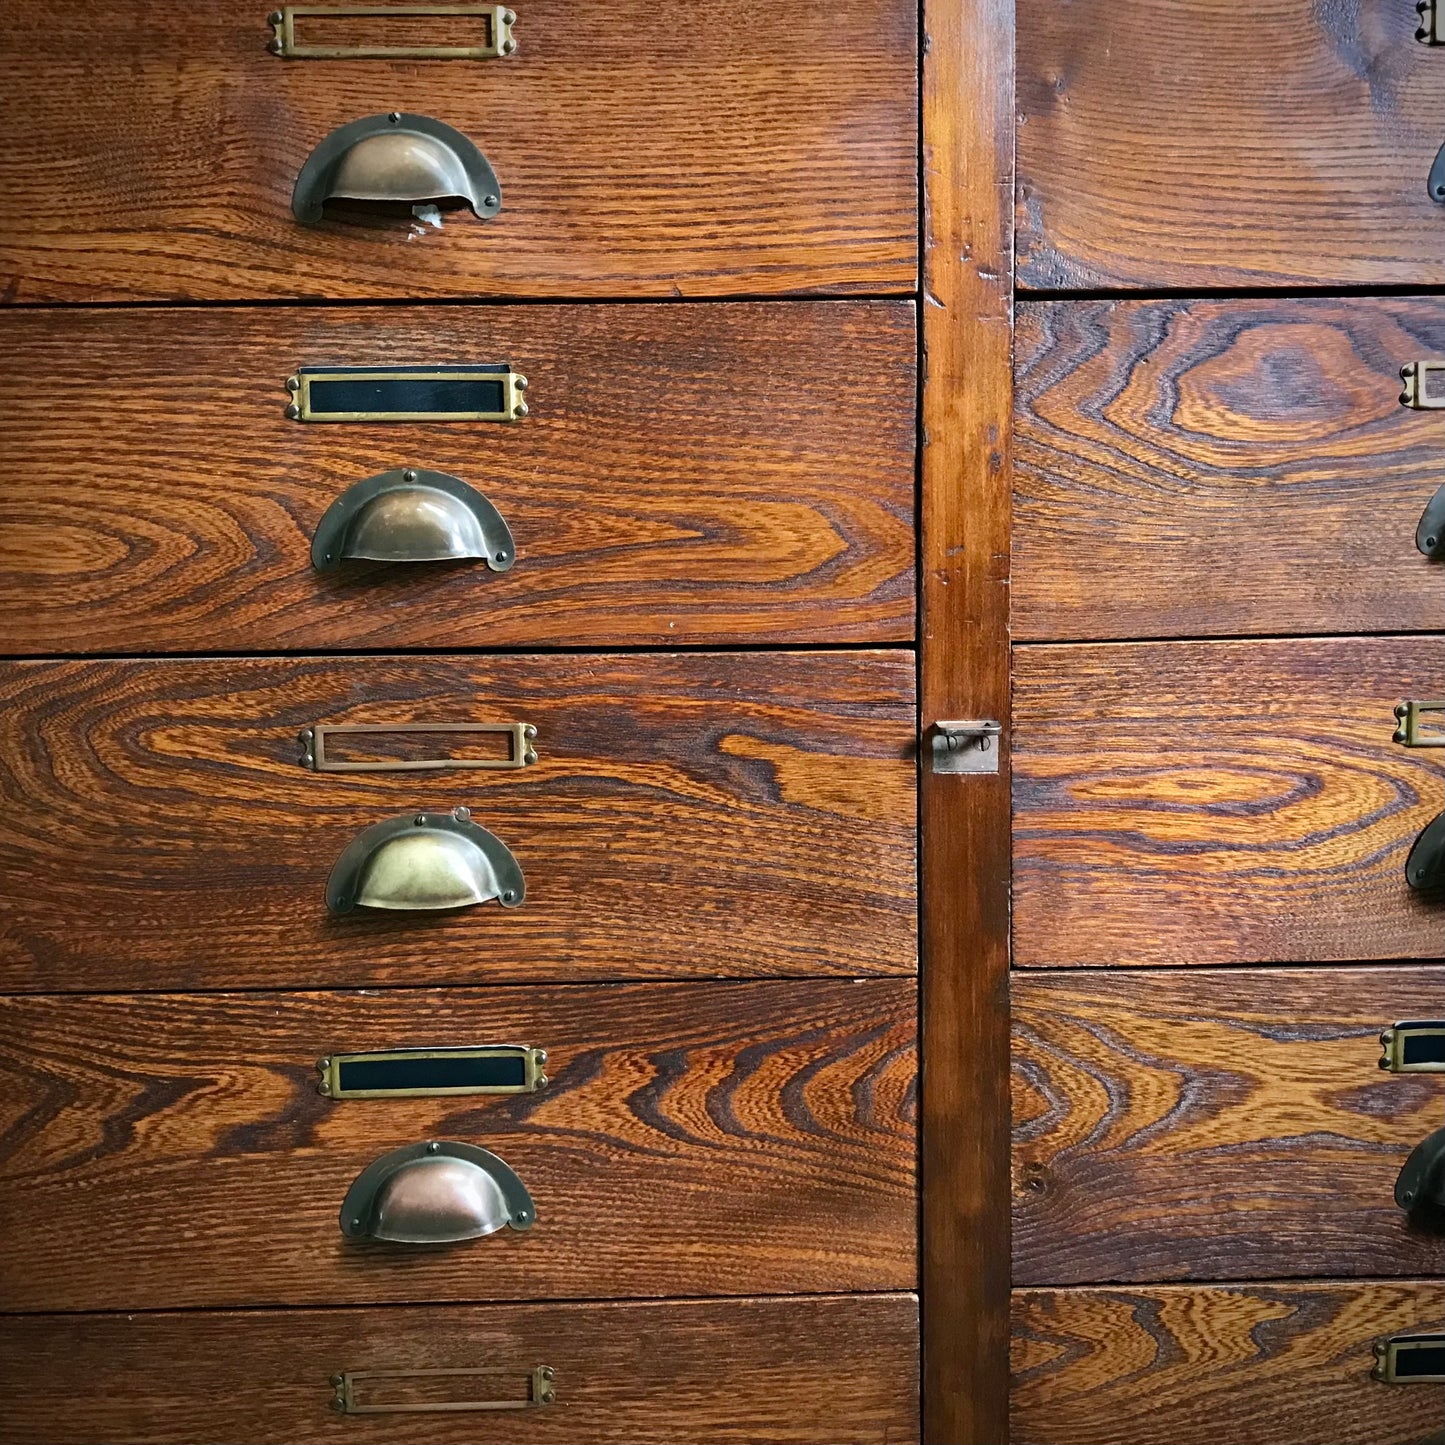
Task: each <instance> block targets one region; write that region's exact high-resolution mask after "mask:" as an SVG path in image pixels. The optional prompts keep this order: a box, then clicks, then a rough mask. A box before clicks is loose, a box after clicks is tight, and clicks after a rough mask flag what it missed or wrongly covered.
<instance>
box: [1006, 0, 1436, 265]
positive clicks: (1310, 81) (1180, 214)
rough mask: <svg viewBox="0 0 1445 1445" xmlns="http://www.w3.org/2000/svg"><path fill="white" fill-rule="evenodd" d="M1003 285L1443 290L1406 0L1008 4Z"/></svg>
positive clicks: (1432, 53)
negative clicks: (1013, 136) (1015, 270)
mask: <svg viewBox="0 0 1445 1445" xmlns="http://www.w3.org/2000/svg"><path fill="white" fill-rule="evenodd" d="M1018 22H1019V37H1018V59H1019V71H1018V98H1019V112H1020V122H1021V123H1020V126H1019V132H1018V145H1019V163H1018V187H1019V193H1018V198H1019V205H1018V225H1019V232H1018V248H1019V283H1020V285H1022V286H1024V287H1030V288H1035V289H1040V290H1048V289H1052V288H1064V289H1069V288H1083V287H1091V286H1119V287H1141V288H1147V287H1151V286H1156V287H1164V286H1168V287H1177V288H1181V289H1183V288H1190V287H1206V286H1226V285H1227V286H1258V285H1266V284H1272V285H1280V284H1290V283H1294V284H1306V285H1323V286H1330V285H1344V284H1361V285H1383V284H1403V285H1410V284H1421V285H1424V284H1430V285H1438V284H1440V283H1441V282H1442V281H1445V247H1442V245H1441V241H1442V238H1445V209H1442V207H1441V206H1440V205H1439V204H1437V203H1435V202H1434V201H1432V200H1431V198H1430V195H1429V192H1428V189H1427V183H1428V181H1429V178H1430V172H1431V168H1432V165H1433V164H1434V162H1435V158H1436V155H1437V152H1438V151H1439V148H1440V145H1441V143H1442V141H1445V50H1441V49H1436V48H1431V47H1429V46H1425V45H1422V44H1419V43H1418V42H1417V41H1416V39H1415V29H1416V26H1417V25H1418V23H1419V17H1418V16H1417V15H1416V13H1415V7H1414V5H1413V3H1409V0H1359V3H1358V4H1351V5H1347V6H1313V7H1312V6H1304V7H1301V6H1299V5H1297V4H1294V3H1292V0H1267V3H1263V4H1258V5H1249V6H1239V5H1230V4H1221V3H1218V0H1185V3H1180V4H1169V3H1161V0H1080V3H1074V4H1070V5H1056V4H1052V3H1049V0H1027V3H1025V4H1023V5H1020V6H1019V16H1018Z"/></svg>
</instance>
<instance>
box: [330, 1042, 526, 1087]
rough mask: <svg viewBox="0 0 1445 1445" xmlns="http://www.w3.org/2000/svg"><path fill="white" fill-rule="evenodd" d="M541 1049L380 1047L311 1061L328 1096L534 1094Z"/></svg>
mask: <svg viewBox="0 0 1445 1445" xmlns="http://www.w3.org/2000/svg"><path fill="white" fill-rule="evenodd" d="M546 1062H547V1051H546V1050H545V1049H531V1048H526V1047H524V1046H523V1045H520V1044H495V1045H492V1046H491V1047H489V1048H479V1049H383V1050H380V1051H378V1052H376V1053H367V1054H327V1055H326V1057H325V1058H322V1059H318V1060H317V1061H316V1072H317V1073H318V1074H319V1075H320V1078H319V1080H318V1081H317V1084H316V1092H317V1093H318V1094H323V1095H325V1097H326V1098H328V1099H434V1098H443V1097H447V1096H450V1095H454V1094H535V1093H536V1092H537V1090H538V1089H545V1088H546V1087H547V1075H546V1074H545V1073H544V1072H543V1067H542V1066H543V1065H544V1064H545V1063H546Z"/></svg>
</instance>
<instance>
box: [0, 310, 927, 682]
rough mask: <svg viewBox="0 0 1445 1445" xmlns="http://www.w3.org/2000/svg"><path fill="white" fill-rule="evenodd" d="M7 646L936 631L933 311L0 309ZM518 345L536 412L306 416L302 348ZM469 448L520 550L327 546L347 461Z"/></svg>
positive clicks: (346, 481)
mask: <svg viewBox="0 0 1445 1445" xmlns="http://www.w3.org/2000/svg"><path fill="white" fill-rule="evenodd" d="M0 348H3V353H4V357H5V360H4V361H3V362H0V368H3V370H4V372H5V373H6V374H8V376H9V378H10V384H9V386H8V388H7V393H8V395H9V398H10V400H9V402H8V404H7V406H6V408H5V415H4V417H3V418H0V438H3V440H4V444H5V450H6V453H7V455H8V456H9V458H10V465H11V467H12V469H13V472H14V475H15V476H16V477H17V478H19V477H23V478H24V479H25V480H24V484H23V486H22V485H17V486H15V487H13V488H10V489H8V490H7V491H6V493H5V496H4V497H3V498H0V635H3V642H0V646H3V648H4V650H6V651H8V652H12V653H32V654H37V655H45V654H47V653H56V652H197V651H213V650H214V651H266V650H270V649H290V648H304V649H308V650H324V649H328V648H335V649H344V648H353V647H355V648H376V647H381V648H385V647H538V646H547V645H549V644H564V645H569V646H575V645H590V646H632V645H636V644H647V643H659V642H660V643H670V642H677V643H689V642H691V643H696V642H751V643H754V644H757V643H760V642H766V641H770V640H775V641H795V642H796V641H811V642H826V641H853V642H883V641H902V640H908V639H910V638H911V637H912V634H913V545H914V544H913V532H912V521H913V487H914V478H913V447H914V441H913V411H912V403H911V401H910V400H909V397H910V395H911V393H912V390H913V385H914V369H915V367H914V335H913V317H912V307H911V306H910V305H909V304H908V303H906V302H893V303H867V302H856V303H855V302H837V303H828V302H823V303H800V304H798V305H795V306H786V307H779V306H764V305H747V304H741V303H740V304H735V305H726V306H707V307H694V306H671V307H670V306H638V307H620V306H563V307H552V306H542V307H521V306H517V307H505V308H485V309H483V308H475V309H471V308H468V309H461V308H451V307H446V308H437V307H431V308H427V309H421V308H405V309H397V310H392V309H390V308H387V309H377V308H358V309H355V310H350V309H348V310H343V311H337V310H319V309H296V310H292V309H286V310H268V311H261V312H256V311H252V312H245V311H233V310H218V311H211V310H205V311H201V310H164V309H162V310H144V311H113V310H105V311H83V312H78V313H69V314H64V315H56V314H55V313H53V312H46V313H29V314H11V315H8V316H6V315H0ZM407 361H427V362H431V361H447V362H481V361H511V362H512V364H513V365H514V366H516V367H517V369H518V370H520V371H521V372H522V373H523V374H524V375H525V376H527V377H528V379H529V380H530V382H531V387H530V390H529V392H528V402H529V406H530V409H531V415H529V416H528V417H527V419H526V420H525V421H524V422H522V423H520V424H518V425H513V426H503V425H496V424H488V423H475V424H430V425H398V424H376V425H365V424H356V425H305V424H301V423H298V422H293V421H287V420H286V418H285V416H284V409H285V406H286V403H287V401H288V399H289V398H288V395H287V393H286V391H285V389H284V382H285V380H286V378H287V376H289V375H290V374H291V373H292V372H293V371H295V370H296V369H297V368H298V367H299V366H303V365H336V364H342V365H393V366H394V365H397V364H404V363H405V362H407ZM403 466H416V467H424V468H431V469H434V470H438V471H444V472H451V473H454V474H455V475H457V476H460V477H461V478H462V479H463V480H465V481H468V482H470V483H472V484H473V485H474V486H476V487H477V488H478V489H479V490H481V491H482V492H483V493H484V494H485V495H486V496H487V497H488V498H490V499H491V501H492V502H494V503H495V504H496V506H497V507H498V509H499V510H500V511H501V512H502V515H503V516H504V517H506V519H507V521H508V523H509V525H510V526H511V529H512V532H513V535H514V537H515V539H516V543H517V549H518V560H517V563H516V565H515V566H514V567H513V568H512V570H511V571H510V572H507V573H505V574H494V573H492V572H489V571H488V570H487V569H486V568H485V567H484V566H481V565H480V564H474V565H467V566H438V565H421V566H417V565H412V566H391V567H386V566H376V565H367V564H356V565H354V566H353V567H352V568H350V569H349V570H348V571H346V572H345V573H344V574H335V573H328V574H320V573H317V572H315V571H314V570H313V569H312V567H311V560H310V546H311V537H312V534H313V533H314V531H315V529H316V523H317V522H318V521H319V519H320V517H321V515H322V513H323V512H325V510H326V509H327V507H328V506H330V504H331V503H332V502H333V501H334V500H335V499H336V498H337V497H338V496H339V495H340V494H341V493H342V492H343V491H345V490H346V488H347V487H349V486H350V485H351V484H352V483H354V482H357V481H360V480H361V479H362V478H364V477H368V476H371V475H373V474H375V473H377V472H383V471H388V470H390V469H392V468H395V467H403Z"/></svg>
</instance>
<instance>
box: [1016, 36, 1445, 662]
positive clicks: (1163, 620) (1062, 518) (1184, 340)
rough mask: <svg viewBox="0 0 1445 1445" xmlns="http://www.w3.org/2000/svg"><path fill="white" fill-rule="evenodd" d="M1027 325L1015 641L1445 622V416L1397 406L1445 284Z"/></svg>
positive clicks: (1026, 313) (1439, 319)
mask: <svg viewBox="0 0 1445 1445" xmlns="http://www.w3.org/2000/svg"><path fill="white" fill-rule="evenodd" d="M1442 66H1445V60H1442ZM1442 75H1445V69H1442ZM1442 220H1445V217H1442ZM1017 341H1018V364H1017V368H1018V389H1017V392H1016V408H1015V410H1016V420H1015V427H1016V438H1017V439H1016V442H1015V458H1016V464H1015V470H1014V478H1015V497H1014V517H1015V526H1014V557H1013V567H1014V587H1013V599H1014V632H1015V636H1016V637H1017V638H1019V639H1020V640H1034V639H1038V640H1060V641H1062V640H1064V639H1068V638H1091V639H1092V638H1109V637H1113V638H1131V637H1133V638H1143V637H1188V636H1214V635H1228V634H1240V633H1250V632H1255V633H1260V632H1263V633H1276V634H1278V633H1288V632H1302V633H1318V632H1325V631H1328V632H1352V631H1379V632H1392V631H1398V632H1403V631H1413V630H1416V629H1419V630H1434V629H1438V628H1439V627H1441V626H1442V625H1445V604H1442V600H1441V597H1442V589H1445V582H1442V576H1441V571H1440V567H1439V565H1438V564H1432V563H1431V562H1429V561H1427V560H1426V559H1425V558H1424V557H1422V556H1421V555H1420V553H1419V552H1418V551H1417V550H1416V548H1415V546H1414V537H1415V528H1416V526H1417V525H1418V523H1419V520H1420V514H1421V512H1423V511H1424V509H1425V504H1426V503H1427V502H1428V501H1429V500H1430V498H1431V497H1432V496H1434V494H1435V491H1436V489H1437V488H1438V487H1439V485H1440V481H1441V458H1442V455H1445V449H1442V430H1441V422H1440V417H1439V414H1438V413H1428V412H1427V413H1414V412H1410V411H1406V410H1405V409H1403V408H1402V407H1401V406H1400V405H1399V402H1398V397H1399V391H1400V385H1399V381H1400V378H1399V368H1400V365H1401V362H1402V361H1405V360H1409V359H1411V358H1415V357H1428V356H1438V355H1441V354H1445V301H1442V300H1441V299H1440V298H1438V297H1428V298H1427V297H1405V298H1398V299H1394V298H1392V299H1381V298H1375V299H1369V300H1365V299H1351V300H1346V301H1338V300H1324V299H1321V300H1248V301H1228V302H1219V301H1199V300H1194V301H1157V302H1154V301H1151V302H1051V303H1044V302H1039V303H1030V304H1028V305H1026V306H1024V307H1022V308H1021V310H1020V315H1019V326H1018V334H1017Z"/></svg>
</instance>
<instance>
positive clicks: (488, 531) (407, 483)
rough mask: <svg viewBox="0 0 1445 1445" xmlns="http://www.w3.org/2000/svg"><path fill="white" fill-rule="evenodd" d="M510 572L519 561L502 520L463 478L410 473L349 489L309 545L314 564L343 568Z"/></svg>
mask: <svg viewBox="0 0 1445 1445" xmlns="http://www.w3.org/2000/svg"><path fill="white" fill-rule="evenodd" d="M470 559H479V560H483V561H485V562H486V564H487V566H488V567H490V568H491V569H492V571H493V572H506V571H507V570H508V569H509V568H510V567H511V566H512V563H513V562H515V561H516V559H517V547H516V543H515V542H513V540H512V531H511V528H510V527H508V526H507V523H506V521H505V520H504V519H503V517H502V514H501V513H500V512H499V511H498V510H497V509H496V508H495V507H494V506H493V505H492V504H491V503H490V502H489V501H488V500H487V499H486V498H485V497H484V496H483V495H482V494H481V493H480V492H479V491H477V489H476V488H475V487H470V486H468V485H467V484H466V482H464V481H462V480H461V479H460V478H459V477H452V476H448V475H447V474H446V473H445V472H427V471H419V470H417V469H415V468H413V467H406V468H403V469H399V470H396V471H391V472H381V473H379V474H378V475H376V476H374V477H367V478H366V480H365V481H361V482H357V483H356V484H355V485H354V486H350V487H348V488H347V489H346V490H345V491H344V492H343V493H342V494H341V495H340V496H339V497H338V498H337V499H336V500H335V501H334V502H332V504H331V505H330V506H329V507H328V508H327V509H326V511H325V513H324V514H323V516H322V518H321V520H320V522H318V523H317V525H316V535H315V537H314V538H313V539H312V542H311V565H312V566H313V567H315V568H316V570H317V571H318V572H334V571H336V570H337V569H338V568H339V567H341V565H342V564H343V563H345V562H349V561H366V562H461V561H467V560H470Z"/></svg>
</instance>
